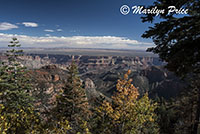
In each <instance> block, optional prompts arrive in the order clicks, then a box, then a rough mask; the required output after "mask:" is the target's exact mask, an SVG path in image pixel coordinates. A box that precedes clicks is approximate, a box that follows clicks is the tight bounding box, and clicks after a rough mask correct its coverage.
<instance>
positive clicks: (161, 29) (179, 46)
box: [142, 0, 200, 76]
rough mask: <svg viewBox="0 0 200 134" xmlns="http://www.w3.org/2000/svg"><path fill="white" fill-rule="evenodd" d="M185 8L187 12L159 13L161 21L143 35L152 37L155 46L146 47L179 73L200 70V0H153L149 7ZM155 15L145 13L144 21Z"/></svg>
mask: <svg viewBox="0 0 200 134" xmlns="http://www.w3.org/2000/svg"><path fill="white" fill-rule="evenodd" d="M172 5H173V6H176V8H185V9H188V10H189V14H188V15H182V16H180V15H176V14H175V13H173V14H167V12H166V13H165V14H161V15H160V16H159V17H160V18H161V19H162V20H161V22H159V23H155V25H154V26H153V27H150V28H149V30H148V31H146V32H145V33H144V34H143V35H142V37H145V38H152V39H153V41H154V43H155V45H156V47H153V48H149V49H148V51H152V52H154V53H156V54H159V57H160V58H161V59H162V60H164V61H166V62H167V66H166V67H167V68H168V69H169V70H171V71H173V72H175V73H177V74H178V75H180V76H184V75H186V74H188V73H191V72H194V73H196V72H199V71H200V70H199V68H200V65H199V61H200V53H199V52H200V46H199V42H200V32H199V31H200V14H199V12H200V8H199V7H200V1H199V0H190V1H186V0H185V1H183V0H176V1H172V0H171V1H169V0H156V1H155V2H154V4H153V5H152V6H151V7H155V6H156V7H158V8H159V9H165V11H168V6H172ZM155 17H156V18H157V17H158V16H155V15H152V14H148V15H146V16H145V17H142V19H143V22H146V21H149V22H153V21H154V18H155Z"/></svg>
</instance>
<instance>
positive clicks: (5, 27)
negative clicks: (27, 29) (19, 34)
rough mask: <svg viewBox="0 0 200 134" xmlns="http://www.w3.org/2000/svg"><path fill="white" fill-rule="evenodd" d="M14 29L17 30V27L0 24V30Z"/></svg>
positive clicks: (4, 23) (6, 23)
mask: <svg viewBox="0 0 200 134" xmlns="http://www.w3.org/2000/svg"><path fill="white" fill-rule="evenodd" d="M14 28H18V26H16V25H14V24H11V23H8V22H2V23H0V30H10V29H14Z"/></svg>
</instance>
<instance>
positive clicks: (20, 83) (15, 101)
mask: <svg viewBox="0 0 200 134" xmlns="http://www.w3.org/2000/svg"><path fill="white" fill-rule="evenodd" d="M10 43H11V45H8V47H10V48H11V49H10V50H8V51H7V52H6V56H7V58H8V59H7V61H5V62H2V63H1V66H0V104H1V111H0V114H1V116H2V117H3V118H4V119H5V121H6V122H4V123H5V124H7V125H8V126H9V127H8V128H7V129H6V133H7V134H25V133H27V132H31V131H32V130H34V129H35V126H36V124H38V123H39V118H38V116H37V114H36V113H35V112H34V107H33V99H32V97H30V91H31V90H32V87H31V84H30V82H29V80H28V78H27V75H26V68H25V67H23V66H22V65H21V64H20V63H19V62H17V58H18V57H19V56H21V55H22V53H23V51H22V50H19V47H20V44H19V41H18V40H17V39H16V38H13V40H12V41H11V42H10ZM3 126H4V125H3ZM0 127H1V128H2V126H0Z"/></svg>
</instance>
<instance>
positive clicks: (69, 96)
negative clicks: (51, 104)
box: [54, 62, 90, 131]
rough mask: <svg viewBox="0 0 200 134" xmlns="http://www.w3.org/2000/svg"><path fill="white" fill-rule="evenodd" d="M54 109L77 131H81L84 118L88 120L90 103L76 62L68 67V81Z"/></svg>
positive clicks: (58, 117) (58, 115) (58, 116)
mask: <svg viewBox="0 0 200 134" xmlns="http://www.w3.org/2000/svg"><path fill="white" fill-rule="evenodd" d="M54 111H55V114H56V117H57V119H58V120H59V119H60V118H66V119H67V120H68V121H69V122H70V125H71V127H72V128H73V130H75V131H80V130H81V128H80V125H79V124H80V123H82V121H83V120H85V121H87V120H88V117H89V115H90V110H89V104H88V101H87V97H86V93H85V90H84V89H83V88H82V83H81V80H80V78H79V76H78V69H77V66H76V65H75V63H74V62H72V64H71V65H70V66H69V68H68V77H67V82H66V84H65V86H64V88H63V90H62V91H61V93H60V94H59V95H58V96H57V106H56V108H55V110H54ZM76 129H77V130H76Z"/></svg>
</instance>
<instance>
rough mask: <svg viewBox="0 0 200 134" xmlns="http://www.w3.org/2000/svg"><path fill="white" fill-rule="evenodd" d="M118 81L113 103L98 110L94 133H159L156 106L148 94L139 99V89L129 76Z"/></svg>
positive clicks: (126, 75)
mask: <svg viewBox="0 0 200 134" xmlns="http://www.w3.org/2000/svg"><path fill="white" fill-rule="evenodd" d="M130 73H131V71H130V70H129V71H128V72H127V73H126V74H125V75H124V79H122V80H118V83H117V92H116V93H115V94H114V95H113V97H112V102H108V101H104V102H103V104H102V106H100V107H99V108H97V117H96V118H95V122H96V124H95V125H96V126H94V129H93V131H94V133H98V132H99V133H100V132H101V133H107V134H111V133H112V134H138V133H146V134H150V133H152V134H153V133H155V134H156V133H158V126H157V123H156V119H157V118H156V114H155V113H154V110H155V109H156V104H154V103H152V102H151V101H150V100H149V98H148V95H147V94H146V95H145V96H143V97H142V98H138V97H139V93H138V90H137V88H135V87H134V86H133V85H132V84H131V81H132V80H131V79H129V78H128V75H129V74H130Z"/></svg>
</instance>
